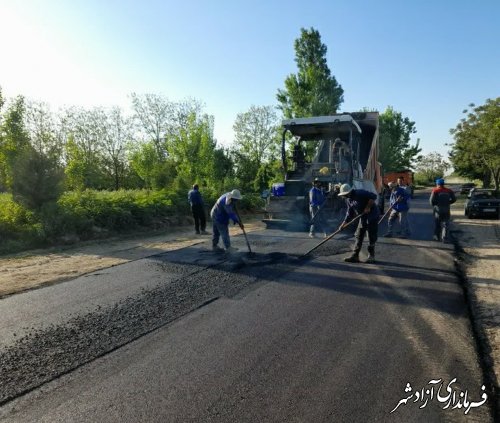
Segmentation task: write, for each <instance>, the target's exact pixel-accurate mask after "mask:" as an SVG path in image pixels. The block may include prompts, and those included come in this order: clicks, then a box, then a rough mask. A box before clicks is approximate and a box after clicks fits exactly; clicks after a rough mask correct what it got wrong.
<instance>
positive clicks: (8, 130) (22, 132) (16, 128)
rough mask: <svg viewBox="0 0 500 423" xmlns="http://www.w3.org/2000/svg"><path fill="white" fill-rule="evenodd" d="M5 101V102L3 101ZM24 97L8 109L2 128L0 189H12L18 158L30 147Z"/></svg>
mask: <svg viewBox="0 0 500 423" xmlns="http://www.w3.org/2000/svg"><path fill="white" fill-rule="evenodd" d="M2 101H3V100H2ZM25 110H26V108H25V100H24V97H22V96H18V97H17V98H16V99H14V100H13V101H12V102H11V103H10V104H9V107H8V108H7V111H6V112H5V115H4V116H3V119H2V122H1V126H0V189H3V190H8V189H11V188H12V182H13V170H14V167H15V161H16V159H17V157H18V156H19V155H20V154H21V153H22V152H23V150H24V149H26V148H28V147H29V146H30V144H29V136H28V132H27V131H26V127H25V123H24V116H25Z"/></svg>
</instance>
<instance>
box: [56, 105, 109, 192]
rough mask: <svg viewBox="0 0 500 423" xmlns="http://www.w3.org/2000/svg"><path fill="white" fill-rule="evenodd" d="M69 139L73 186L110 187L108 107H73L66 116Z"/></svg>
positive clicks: (68, 166) (68, 172) (68, 165)
mask: <svg viewBox="0 0 500 423" xmlns="http://www.w3.org/2000/svg"><path fill="white" fill-rule="evenodd" d="M62 121H63V122H64V126H65V128H64V130H63V132H65V133H66V134H67V136H68V141H67V143H66V149H65V153H66V169H65V173H66V175H67V177H68V178H67V183H68V187H69V188H70V189H85V188H95V189H103V188H110V186H109V183H107V182H106V179H107V175H106V172H105V169H104V164H103V149H104V145H105V138H106V123H107V115H106V112H105V110H104V109H102V108H94V109H91V110H85V109H82V108H75V107H73V108H69V109H67V110H66V111H65V115H64V117H63V119H62Z"/></svg>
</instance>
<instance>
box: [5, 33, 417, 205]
mask: <svg viewBox="0 0 500 423" xmlns="http://www.w3.org/2000/svg"><path fill="white" fill-rule="evenodd" d="M326 53H327V47H326V45H325V44H323V43H322V41H321V36H320V34H319V32H318V31H316V30H315V29H313V28H311V29H301V35H300V37H299V38H298V39H297V40H296V41H295V61H296V63H297V68H298V71H297V73H296V74H291V75H289V76H288V77H286V79H285V84H284V85H285V87H284V89H279V90H278V91H277V101H278V104H277V106H276V107H275V106H252V107H251V108H250V109H249V110H248V111H246V112H243V113H240V114H238V115H237V117H236V120H235V123H234V133H235V139H234V142H233V144H232V145H231V147H229V148H224V147H223V146H221V145H219V144H218V143H217V140H216V139H215V138H214V134H213V127H214V118H213V116H210V115H208V114H206V113H205V112H204V110H203V105H202V103H201V102H200V101H198V100H195V99H188V100H184V101H181V102H173V101H170V100H169V99H168V98H166V97H164V96H161V95H158V94H142V95H140V94H136V93H133V94H131V95H130V100H131V110H132V111H133V113H132V114H131V115H126V114H125V113H124V111H123V110H122V109H120V108H119V107H112V108H108V109H105V108H93V109H83V108H78V107H69V108H66V109H62V110H59V111H58V112H53V111H52V110H51V109H50V107H49V106H48V105H47V104H45V103H41V102H32V101H27V100H25V99H24V98H23V97H21V96H20V97H17V98H15V99H11V100H10V101H9V102H8V104H5V101H4V99H3V98H2V96H1V91H0V191H10V192H12V193H13V194H14V197H15V198H16V199H17V200H18V201H20V202H22V203H23V204H25V205H26V206H28V207H29V208H31V209H34V210H36V209H39V208H40V207H41V206H42V205H43V204H44V203H46V202H50V201H53V200H55V199H56V198H57V197H58V195H59V194H60V193H61V191H64V190H76V191H78V190H84V189H87V188H90V189H97V190H118V189H120V188H127V189H134V188H146V189H165V188H167V189H173V190H175V191H178V192H185V191H186V190H187V189H188V188H189V187H190V186H191V184H192V183H193V182H194V181H196V182H198V183H199V184H201V185H202V186H203V187H204V189H205V190H209V191H211V192H221V191H222V190H224V189H227V188H229V187H232V186H238V187H239V188H241V189H243V190H245V191H247V192H248V191H254V192H259V191H260V190H262V189H264V188H266V187H268V186H269V184H270V183H271V182H272V181H274V180H281V179H282V178H283V175H282V169H281V162H280V152H279V146H280V137H281V135H280V130H279V121H280V118H281V116H278V113H277V111H281V113H282V116H283V117H285V118H293V117H308V116H315V115H329V114H332V113H335V112H337V111H338V109H339V107H340V105H341V104H342V102H343V94H344V91H343V89H342V87H341V85H340V84H338V82H337V81H336V79H335V77H334V76H333V75H332V73H331V71H330V69H329V67H328V65H327V61H326ZM415 132H416V129H415V123H414V122H412V121H411V120H410V119H409V118H406V117H404V116H403V115H402V113H400V112H397V111H395V110H394V109H392V108H391V107H389V108H387V110H386V111H384V112H383V113H381V115H380V141H381V145H380V147H381V153H380V160H381V162H382V164H383V166H384V168H385V169H386V170H398V169H401V168H409V167H411V166H412V164H413V162H414V161H415V160H416V159H417V158H418V153H419V152H420V148H419V146H418V141H417V144H416V145H411V144H410V137H411V136H412V135H413V134H414V133H415Z"/></svg>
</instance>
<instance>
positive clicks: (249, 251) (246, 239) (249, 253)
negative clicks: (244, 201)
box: [234, 207, 253, 255]
mask: <svg viewBox="0 0 500 423" xmlns="http://www.w3.org/2000/svg"><path fill="white" fill-rule="evenodd" d="M234 211H235V213H236V216H238V220H239V222H240V225H242V226H240V227H241V230H242V231H243V235H244V236H245V241H246V242H247V247H248V255H253V253H252V249H251V248H250V243H249V242H248V237H247V233H246V232H245V227H244V226H243V222H242V221H241V217H240V214H239V213H238V210H236V207H235V208H234Z"/></svg>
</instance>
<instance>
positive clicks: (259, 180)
mask: <svg viewBox="0 0 500 423" xmlns="http://www.w3.org/2000/svg"><path fill="white" fill-rule="evenodd" d="M233 129H234V133H235V143H234V146H233V158H234V163H235V166H236V174H237V176H238V178H239V179H240V181H241V184H242V187H243V188H244V189H251V190H255V191H260V190H261V189H263V188H265V187H267V186H268V184H269V181H270V180H271V179H273V177H274V172H275V171H276V167H275V166H272V165H271V163H272V162H273V161H275V158H276V157H277V156H278V151H279V147H280V138H279V121H278V118H277V116H276V113H275V112H274V110H273V108H272V107H271V106H261V107H256V106H252V107H251V108H250V110H248V111H247V112H245V113H240V114H238V115H237V117H236V121H235V123H234V125H233Z"/></svg>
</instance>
